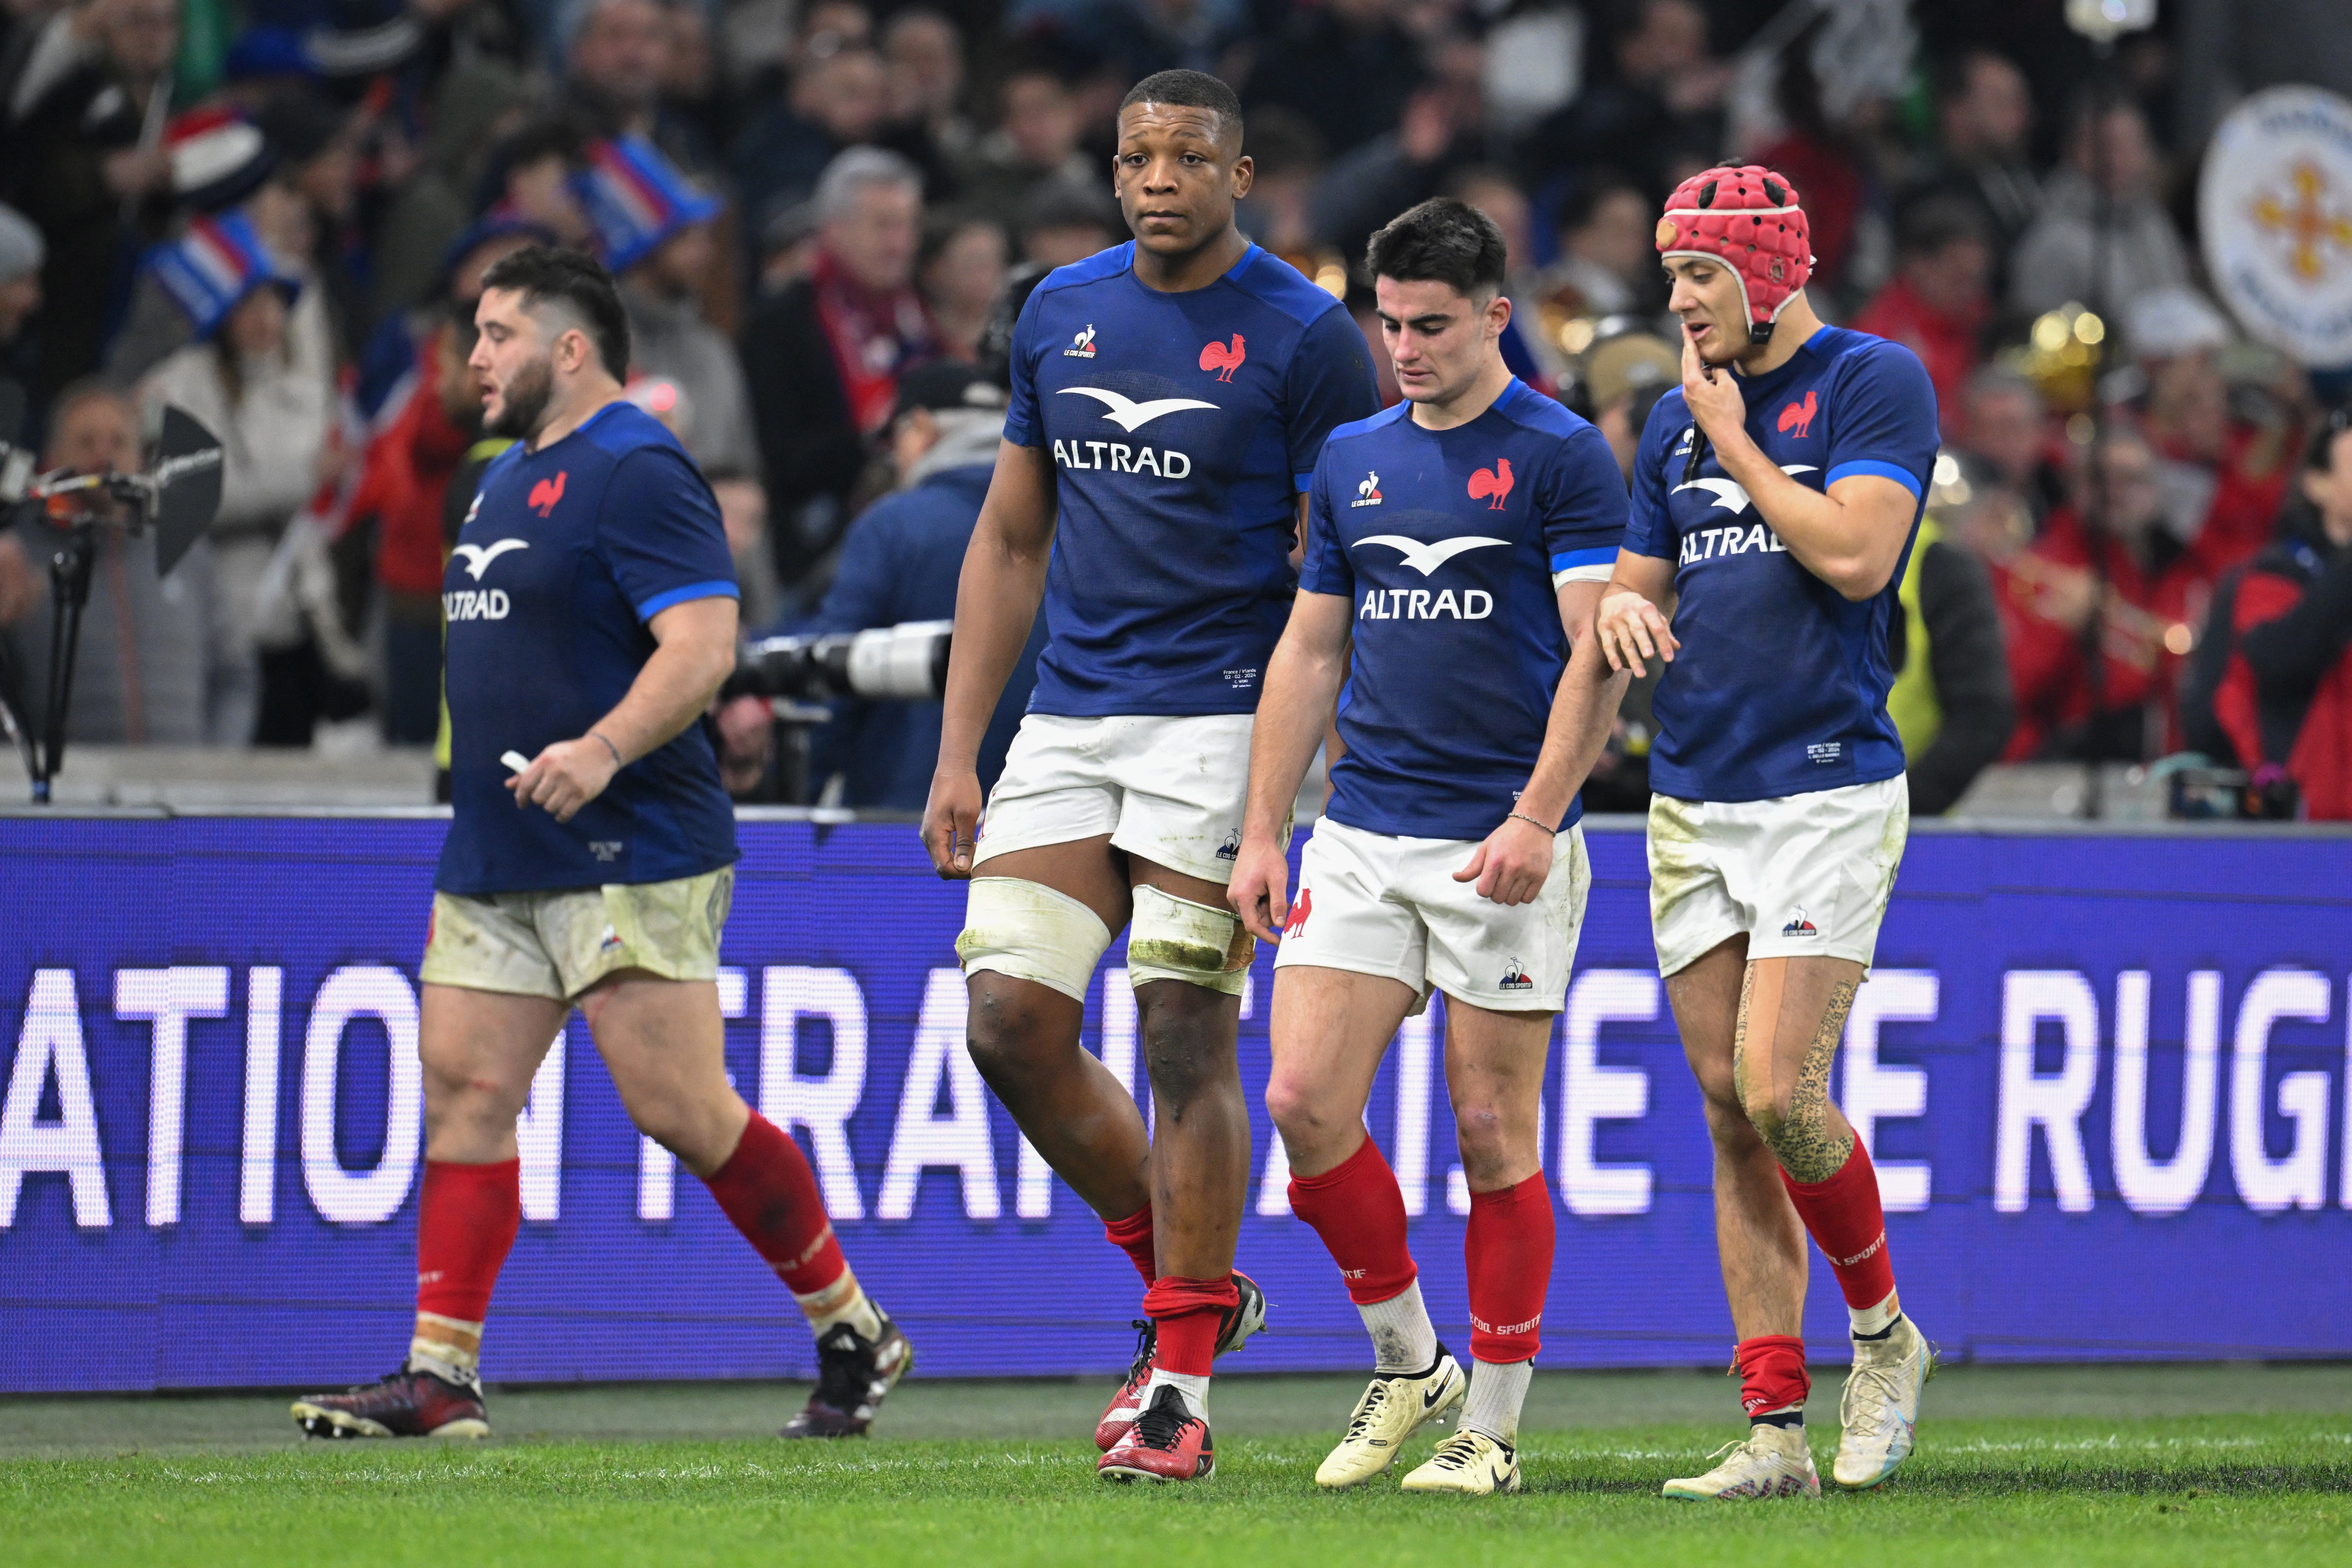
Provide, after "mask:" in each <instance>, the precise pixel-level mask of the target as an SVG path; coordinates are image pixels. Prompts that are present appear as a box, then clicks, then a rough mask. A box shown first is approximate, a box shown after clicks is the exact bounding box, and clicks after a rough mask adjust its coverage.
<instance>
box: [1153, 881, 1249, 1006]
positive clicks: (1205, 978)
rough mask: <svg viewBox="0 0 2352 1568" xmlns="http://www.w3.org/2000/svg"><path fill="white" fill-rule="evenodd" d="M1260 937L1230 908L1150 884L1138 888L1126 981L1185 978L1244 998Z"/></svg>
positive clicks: (1193, 983)
mask: <svg viewBox="0 0 2352 1568" xmlns="http://www.w3.org/2000/svg"><path fill="white" fill-rule="evenodd" d="M1256 952H1257V938H1256V937H1255V936H1251V935H1250V934H1249V932H1248V931H1247V930H1246V929H1244V927H1243V925H1242V923H1241V919H1240V917H1239V916H1237V915H1234V912H1233V911H1232V910H1230V909H1214V908H1212V907H1211V906H1209V905H1208V904H1195V903H1193V902H1192V900H1191V899H1189V898H1178V897H1176V896H1175V895H1174V894H1166V893H1162V892H1160V890H1159V889H1158V888H1156V887H1152V886H1150V885H1148V884H1147V885H1145V886H1142V887H1139V888H1137V889H1136V890H1135V921H1134V924H1132V925H1129V927H1128V932H1127V977H1128V978H1129V980H1130V981H1132V982H1133V983H1134V984H1136V985H1141V984H1143V983H1144V982H1145V981H1146V980H1182V981H1184V982H1186V983H1187V984H1189V985H1194V986H1205V987H1207V988H1209V989H1210V990H1213V991H1223V993H1224V994H1225V995H1227V996H1229V997H1237V996H1240V995H1241V994H1242V986H1243V983H1244V981H1246V980H1247V979H1248V978H1249V967H1250V959H1251V958H1252V957H1253V956H1255V954H1256Z"/></svg>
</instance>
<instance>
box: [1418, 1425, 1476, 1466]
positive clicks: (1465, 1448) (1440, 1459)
mask: <svg viewBox="0 0 2352 1568" xmlns="http://www.w3.org/2000/svg"><path fill="white" fill-rule="evenodd" d="M1477 1460H1478V1436H1477V1434H1476V1433H1475V1432H1456V1433H1454V1436H1452V1437H1448V1438H1446V1439H1445V1441H1444V1442H1442V1443H1440V1444H1438V1445H1437V1451H1436V1452H1435V1453H1433V1454H1432V1455H1430V1456H1429V1462H1430V1463H1431V1464H1433V1465H1435V1466H1437V1467H1438V1468H1439V1469H1447V1470H1466V1469H1469V1468H1470V1467H1471V1466H1472V1465H1474V1464H1475V1463H1477Z"/></svg>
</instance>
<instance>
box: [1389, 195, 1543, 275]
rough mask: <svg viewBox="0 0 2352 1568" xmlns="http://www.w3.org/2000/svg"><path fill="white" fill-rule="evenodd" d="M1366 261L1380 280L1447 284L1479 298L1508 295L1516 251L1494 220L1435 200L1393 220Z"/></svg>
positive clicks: (1448, 200)
mask: <svg viewBox="0 0 2352 1568" xmlns="http://www.w3.org/2000/svg"><path fill="white" fill-rule="evenodd" d="M1364 259H1365V262H1366V264H1367V265H1368V266H1369V267H1370V268H1371V271H1372V276H1373V277H1388V278H1393V279H1395V280H1396V281H1397V282H1399V283H1423V282H1434V283H1443V284H1444V285H1446V286H1447V287H1451V288H1452V289H1453V290H1454V292H1455V293H1456V294H1459V295H1461V296H1463V297H1464V298H1475V297H1477V296H1479V295H1482V294H1499V293H1501V292H1502V290H1503V271H1504V268H1505V267H1506V265H1507V263H1508V261H1509V259H1510V251H1509V247H1507V246H1505V245H1504V243H1503V231H1502V230H1501V229H1499V228H1497V227H1496V226H1495V220H1494V219H1492V218H1490V217H1488V216H1487V215H1486V214H1484V213H1482V212H1480V211H1479V210H1478V209H1477V208H1475V207H1474V206H1472V205H1471V204H1469V203H1467V202H1460V201H1456V200H1454V198H1453V197H1452V196H1434V197H1432V198H1431V199H1430V200H1428V201H1426V202H1423V203H1422V204H1421V205H1419V206H1417V207H1412V208H1410V209H1408V210H1406V211H1405V212H1403V213H1402V214H1398V215H1397V216H1396V217H1393V218H1391V219H1390V220H1389V222H1388V224H1387V225H1386V226H1385V227H1383V228H1382V229H1381V231H1380V232H1379V233H1377V234H1375V235H1372V243H1371V246H1370V248H1369V250H1368V251H1367V252H1366V254H1365V257H1364Z"/></svg>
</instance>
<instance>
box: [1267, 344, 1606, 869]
mask: <svg viewBox="0 0 2352 1568" xmlns="http://www.w3.org/2000/svg"><path fill="white" fill-rule="evenodd" d="M1411 410H1412V404H1410V403H1400V404H1399V405H1397V406H1396V407H1394V408H1392V409H1390V410H1388V411H1387V412H1386V413H1380V414H1376V415H1374V416H1373V417H1372V418H1370V419H1368V420H1364V421H1362V422H1360V423H1356V424H1348V425H1342V426H1340V427H1339V429H1338V430H1335V431H1333V432H1332V433H1331V438H1330V440H1329V441H1328V442H1326V443H1325V444H1324V447H1323V456H1322V460H1321V461H1320V462H1319V463H1318V465H1316V470H1315V487H1314V489H1313V490H1312V491H1310V492H1309V505H1310V507H1311V508H1312V514H1311V517H1310V518H1309V521H1308V525H1307V567H1306V571H1305V574H1304V575H1303V577H1302V578H1301V580H1300V582H1299V587H1300V589H1301V591H1305V592H1308V593H1332V594H1341V595H1345V596H1346V597H1347V598H1348V600H1349V603H1350V604H1351V605H1352V606H1353V607H1354V612H1355V616H1354V633H1355V646H1354V650H1353V655H1352V659H1351V662H1350V665H1349V677H1348V685H1347V686H1346V688H1345V689H1344V690H1343V691H1342V692H1341V693H1340V696H1339V737H1340V739H1342V740H1343V741H1345V742H1346V743H1347V747H1348V750H1347V755H1346V756H1344V757H1342V758H1340V759H1339V763H1338V765H1337V766H1335V767H1334V768H1332V770H1331V789H1332V794H1331V800H1330V803H1329V805H1328V807H1327V808H1326V811H1327V813H1328V815H1329V816H1330V817H1331V818H1332V819H1333V820H1334V821H1340V822H1344V823H1346V824H1347V825H1348V826H1349V827H1351V828H1362V829H1365V830H1367V831H1371V832H1379V833H1392V834H1395V835H1397V836H1399V837H1407V838H1431V839H1483V838H1485V837H1486V835H1487V834H1488V833H1490V832H1492V831H1495V829H1496V827H1497V826H1499V825H1500V824H1501V822H1502V821H1503V819H1504V818H1505V817H1507V816H1508V815H1509V814H1510V812H1511V810H1512V807H1513V805H1514V804H1515V803H1516V802H1517V799H1518V793H1519V790H1520V789H1521V788H1522V787H1524V786H1525V785H1526V783H1527V781H1528V774H1530V773H1531V772H1533V771H1534V770H1535V765H1536V758H1537V756H1538V754H1539V753H1540V752H1541V751H1542V749H1543V739H1544V729H1545V727H1546V726H1547V725H1548V724H1549V721H1550V718H1551V706H1552V699H1553V696H1554V695H1555V694H1556V693H1557V691H1558V689H1559V677H1560V672H1561V670H1562V668H1563V667H1564V666H1565V664H1566V662H1567V658H1568V639H1567V636H1566V634H1565V633H1564V632H1562V631H1561V629H1560V623H1559V599H1558V597H1557V592H1556V584H1557V583H1558V582H1560V581H1566V580H1570V578H1581V579H1585V580H1593V581H1605V580H1607V578H1608V576H1609V570H1610V568H1611V566H1612V565H1613V564H1614V563H1615V561H1616V559H1617V548H1618V545H1619V543H1620V541H1621V540H1622V538H1623V536H1624V532H1625V504H1626V503H1625V482H1624V480H1623V479H1622V477H1621V476H1619V474H1618V471H1617V460H1616V458H1615V457H1614V456H1612V455H1611V453H1610V451H1609V444H1608V442H1606V441H1605V440H1603V439H1602V438H1601V433H1600V432H1599V431H1597V430H1595V429H1593V428H1592V426H1591V425H1590V424H1588V423H1585V422H1584V421H1583V420H1581V419H1580V418H1578V417H1577V416H1576V415H1575V414H1573V413H1569V411H1568V410H1566V409H1564V408H1562V407H1561V406H1560V405H1559V403H1557V402H1553V401H1552V400H1551V399H1550V398H1548V397H1545V396H1544V395H1543V394H1542V393H1540V392H1536V391H1534V390H1532V389H1531V388H1529V387H1528V386H1527V385H1526V384H1525V383H1523V382H1518V381H1516V380H1515V381H1513V382H1511V384H1510V386H1509V387H1508V388H1507V390H1506V391H1505V392H1504V393H1503V395H1502V396H1501V397H1499V398H1497V399H1496V400H1495V404H1494V406H1493V407H1491V408H1489V409H1488V410H1487V411H1486V413H1482V414H1480V415H1479V416H1478V417H1477V418H1476V419H1474V420H1472V421H1470V422H1469V423H1466V424H1461V425H1456V426H1455V427H1454V428H1453V429H1451V430H1424V429H1423V428H1422V427H1421V426H1420V425H1418V424H1416V423H1413V421H1412V416H1411ZM1583 810H1584V808H1583V802H1582V800H1581V799H1578V800H1572V801H1570V805H1569V810H1568V815H1567V816H1566V817H1565V818H1564V819H1562V821H1561V822H1560V824H1559V825H1560V826H1562V827H1565V826H1567V825H1568V824H1569V823H1571V822H1574V821H1576V820H1577V819H1578V818H1579V817H1580V816H1581V815H1582V814H1583Z"/></svg>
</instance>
